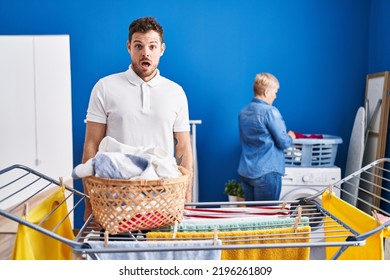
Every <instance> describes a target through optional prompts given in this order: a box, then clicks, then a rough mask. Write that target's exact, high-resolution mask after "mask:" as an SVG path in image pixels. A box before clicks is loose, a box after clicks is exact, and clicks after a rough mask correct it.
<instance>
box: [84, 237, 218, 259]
mask: <svg viewBox="0 0 390 280" xmlns="http://www.w3.org/2000/svg"><path fill="white" fill-rule="evenodd" d="M87 244H89V246H90V247H91V249H94V250H97V251H99V253H96V255H97V257H98V259H99V260H220V259H221V250H218V249H216V250H198V249H197V250H191V248H199V247H202V246H213V245H214V246H221V245H222V241H221V240H219V239H218V240H216V242H214V240H199V241H141V242H137V241H134V242H129V241H113V242H109V243H108V244H107V247H104V242H103V241H89V242H88V243H87ZM167 247H168V248H173V249H172V250H170V251H162V250H161V249H164V248H165V249H167ZM183 247H184V248H185V247H188V250H182V248H183ZM148 248H153V249H156V251H148V252H144V251H143V250H142V249H148ZM175 248H176V249H177V250H175ZM179 248H180V250H179ZM110 249H113V250H115V249H118V251H117V252H110V253H104V250H110ZM126 249H128V250H129V251H130V250H136V251H135V252H125V251H126ZM87 259H89V260H90V259H93V258H92V257H91V256H90V255H89V254H87Z"/></svg>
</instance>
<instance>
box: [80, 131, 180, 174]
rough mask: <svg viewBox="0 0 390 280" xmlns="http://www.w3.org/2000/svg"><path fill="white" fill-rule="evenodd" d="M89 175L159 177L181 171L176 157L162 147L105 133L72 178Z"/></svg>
mask: <svg viewBox="0 0 390 280" xmlns="http://www.w3.org/2000/svg"><path fill="white" fill-rule="evenodd" d="M87 176H97V177H103V178H112V179H146V180H156V179H160V178H177V177H179V176H181V172H180V171H179V169H178V166H177V164H176V159H175V158H174V157H173V156H169V155H168V154H167V153H166V152H164V151H163V150H161V149H159V148H156V147H147V148H143V147H132V146H128V145H125V144H122V143H120V142H118V141H116V140H115V139H114V138H112V137H109V136H106V137H105V138H103V140H102V141H101V142H100V145H99V150H98V152H97V154H96V155H95V157H93V158H91V159H89V160H88V161H87V162H85V163H82V164H79V165H77V166H76V167H75V168H74V169H73V172H72V177H73V179H80V178H83V177H87Z"/></svg>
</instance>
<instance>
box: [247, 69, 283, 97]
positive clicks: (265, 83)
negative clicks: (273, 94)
mask: <svg viewBox="0 0 390 280" xmlns="http://www.w3.org/2000/svg"><path fill="white" fill-rule="evenodd" d="M267 88H277V89H278V88H279V81H278V79H277V78H276V77H275V76H274V75H272V74H270V73H259V74H257V75H256V77H255V82H254V83H253V91H254V94H255V96H262V95H264V93H265V90H266V89H267Z"/></svg>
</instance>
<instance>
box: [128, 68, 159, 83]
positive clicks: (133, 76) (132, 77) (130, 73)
mask: <svg viewBox="0 0 390 280" xmlns="http://www.w3.org/2000/svg"><path fill="white" fill-rule="evenodd" d="M156 70H157V73H156V76H154V77H153V79H151V80H150V81H149V82H147V83H146V82H145V81H144V80H142V79H141V78H140V77H139V76H138V75H137V74H136V73H135V72H134V70H133V68H131V64H130V66H129V69H128V70H127V71H126V77H127V79H128V80H129V82H130V83H131V84H133V85H136V86H141V85H142V84H147V85H149V86H150V87H154V86H156V85H158V84H159V82H160V81H161V76H160V71H159V70H158V69H156Z"/></svg>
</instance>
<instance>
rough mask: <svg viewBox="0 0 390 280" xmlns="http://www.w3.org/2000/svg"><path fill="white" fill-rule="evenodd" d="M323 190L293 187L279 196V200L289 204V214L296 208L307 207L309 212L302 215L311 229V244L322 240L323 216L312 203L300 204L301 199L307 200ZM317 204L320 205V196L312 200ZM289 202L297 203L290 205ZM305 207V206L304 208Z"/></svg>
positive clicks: (294, 211) (306, 211)
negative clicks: (307, 219)
mask: <svg viewBox="0 0 390 280" xmlns="http://www.w3.org/2000/svg"><path fill="white" fill-rule="evenodd" d="M321 190H323V187H322V188H318V187H317V188H316V187H312V188H310V187H295V188H291V190H287V191H286V190H285V192H284V193H283V194H282V195H281V198H280V200H281V201H286V202H290V204H291V205H290V209H291V213H296V208H297V207H298V206H302V207H309V209H310V210H304V211H303V212H304V215H305V216H307V217H309V225H310V227H311V242H317V241H322V240H323V234H324V228H323V219H324V216H323V214H322V213H321V211H319V210H318V209H317V208H316V207H315V206H313V203H310V202H302V201H301V199H303V198H307V197H310V196H313V195H318V193H319V192H320V191H321ZM314 200H315V201H316V202H317V203H318V204H320V205H321V196H320V195H319V196H317V197H316V198H315V199H314ZM291 201H298V202H297V203H292V202H291ZM305 205H306V206H305Z"/></svg>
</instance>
